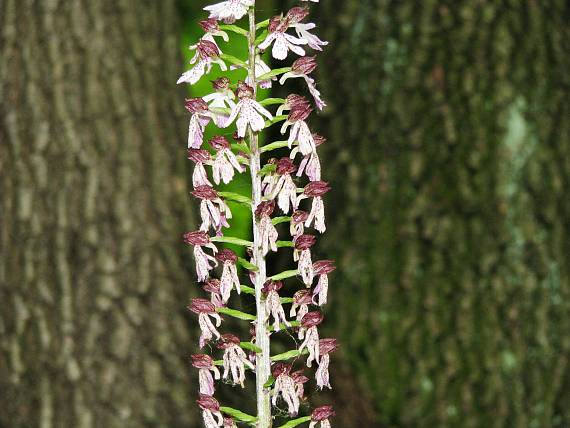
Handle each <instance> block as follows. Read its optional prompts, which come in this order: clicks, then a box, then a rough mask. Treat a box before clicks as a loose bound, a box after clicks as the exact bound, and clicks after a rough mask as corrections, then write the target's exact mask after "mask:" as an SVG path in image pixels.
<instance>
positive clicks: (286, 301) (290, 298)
mask: <svg viewBox="0 0 570 428" xmlns="http://www.w3.org/2000/svg"><path fill="white" fill-rule="evenodd" d="M280 300H281V303H293V302H294V301H295V300H294V299H293V298H292V297H281V299H280Z"/></svg>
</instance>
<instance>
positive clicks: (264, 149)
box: [259, 141, 289, 153]
mask: <svg viewBox="0 0 570 428" xmlns="http://www.w3.org/2000/svg"><path fill="white" fill-rule="evenodd" d="M283 147H289V142H288V141H274V142H273V143H269V144H266V145H265V146H263V147H261V148H260V149H259V151H260V152H261V153H265V152H270V151H271V150H277V149H282V148H283Z"/></svg>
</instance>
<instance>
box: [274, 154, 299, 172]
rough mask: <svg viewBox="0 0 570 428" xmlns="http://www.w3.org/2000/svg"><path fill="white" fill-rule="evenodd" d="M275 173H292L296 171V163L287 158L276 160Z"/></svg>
mask: <svg viewBox="0 0 570 428" xmlns="http://www.w3.org/2000/svg"><path fill="white" fill-rule="evenodd" d="M276 171H277V174H279V175H285V174H294V173H295V172H296V171H297V165H295V164H294V163H293V161H292V160H291V159H289V158H281V159H279V160H278V161H277V169H276Z"/></svg>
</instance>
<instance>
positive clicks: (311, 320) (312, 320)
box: [301, 311, 325, 328]
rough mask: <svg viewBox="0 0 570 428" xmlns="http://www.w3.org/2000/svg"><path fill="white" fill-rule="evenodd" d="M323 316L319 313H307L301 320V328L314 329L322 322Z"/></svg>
mask: <svg viewBox="0 0 570 428" xmlns="http://www.w3.org/2000/svg"><path fill="white" fill-rule="evenodd" d="M324 319H325V316H324V315H323V314H322V313H321V312H319V311H313V312H307V313H306V314H305V316H304V317H303V319H302V320H301V325H302V326H303V327H307V328H310V327H316V326H318V325H319V324H320V323H322V322H323V320H324Z"/></svg>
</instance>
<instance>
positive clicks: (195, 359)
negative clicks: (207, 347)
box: [192, 354, 214, 369]
mask: <svg viewBox="0 0 570 428" xmlns="http://www.w3.org/2000/svg"><path fill="white" fill-rule="evenodd" d="M213 365H214V359H213V358H212V357H210V356H209V355H206V354H196V355H192V366H193V367H196V368H197V369H209V368H211V367H212V366H213Z"/></svg>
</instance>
